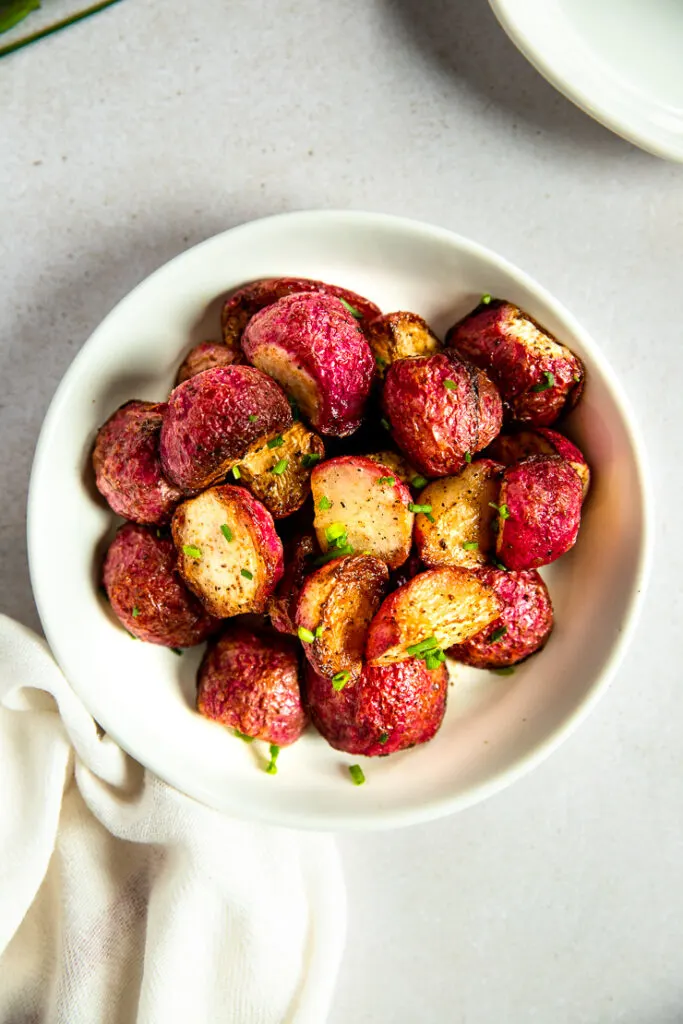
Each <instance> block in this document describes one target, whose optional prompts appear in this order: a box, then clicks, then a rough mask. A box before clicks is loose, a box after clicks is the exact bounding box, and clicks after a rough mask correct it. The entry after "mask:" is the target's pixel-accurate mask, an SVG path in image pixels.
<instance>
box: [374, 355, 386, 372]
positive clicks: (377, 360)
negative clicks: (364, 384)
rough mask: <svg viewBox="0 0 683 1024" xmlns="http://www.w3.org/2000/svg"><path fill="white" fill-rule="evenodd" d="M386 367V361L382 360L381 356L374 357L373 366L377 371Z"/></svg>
mask: <svg viewBox="0 0 683 1024" xmlns="http://www.w3.org/2000/svg"><path fill="white" fill-rule="evenodd" d="M386 365H387V361H386V359H382V357H381V356H375V366H376V367H377V369H378V370H383V369H384V367H385V366H386Z"/></svg>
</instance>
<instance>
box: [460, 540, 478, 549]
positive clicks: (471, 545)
mask: <svg viewBox="0 0 683 1024" xmlns="http://www.w3.org/2000/svg"><path fill="white" fill-rule="evenodd" d="M478 547H479V544H478V543H477V541H476V540H464V541H463V542H462V549H463V551H476V550H477V548H478Z"/></svg>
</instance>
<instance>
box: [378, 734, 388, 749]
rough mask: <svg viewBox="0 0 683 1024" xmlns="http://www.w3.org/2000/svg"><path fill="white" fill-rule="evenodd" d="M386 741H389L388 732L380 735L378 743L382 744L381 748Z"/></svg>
mask: <svg viewBox="0 0 683 1024" xmlns="http://www.w3.org/2000/svg"><path fill="white" fill-rule="evenodd" d="M388 739H389V733H388V732H383V733H381V734H380V737H379V742H380V743H381V744H382V746H384V744H385V743H386V742H387V740H388Z"/></svg>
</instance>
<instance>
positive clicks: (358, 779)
mask: <svg viewBox="0 0 683 1024" xmlns="http://www.w3.org/2000/svg"><path fill="white" fill-rule="evenodd" d="M349 775H350V776H351V782H352V783H353V784H354V786H362V785H363V783H364V782H365V776H364V775H363V769H362V768H361V766H360V765H359V764H350V765H349Z"/></svg>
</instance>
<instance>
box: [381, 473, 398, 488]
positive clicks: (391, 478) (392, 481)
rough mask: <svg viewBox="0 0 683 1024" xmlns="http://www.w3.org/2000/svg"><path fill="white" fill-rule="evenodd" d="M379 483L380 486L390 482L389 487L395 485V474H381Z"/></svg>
mask: <svg viewBox="0 0 683 1024" xmlns="http://www.w3.org/2000/svg"><path fill="white" fill-rule="evenodd" d="M377 483H378V484H380V486H381V485H382V484H388V485H389V487H393V486H394V484H395V483H396V477H395V476H381V477H380V478H379V480H378V481H377Z"/></svg>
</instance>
